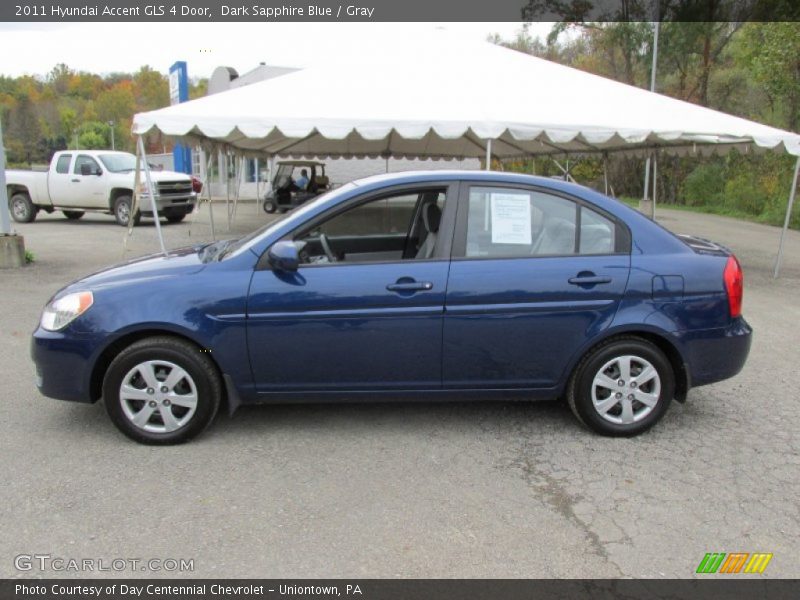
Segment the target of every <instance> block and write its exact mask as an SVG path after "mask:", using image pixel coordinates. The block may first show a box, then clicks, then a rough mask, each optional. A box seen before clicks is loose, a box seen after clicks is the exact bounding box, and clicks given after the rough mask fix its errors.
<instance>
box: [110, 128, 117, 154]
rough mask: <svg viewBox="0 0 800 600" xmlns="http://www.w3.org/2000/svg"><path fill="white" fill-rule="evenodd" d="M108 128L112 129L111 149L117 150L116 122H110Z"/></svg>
mask: <svg viewBox="0 0 800 600" xmlns="http://www.w3.org/2000/svg"><path fill="white" fill-rule="evenodd" d="M108 126H109V127H111V149H112V150H116V149H117V147H116V145H115V144H114V121H109V122H108Z"/></svg>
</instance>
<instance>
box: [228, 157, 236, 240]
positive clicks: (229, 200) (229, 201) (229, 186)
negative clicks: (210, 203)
mask: <svg viewBox="0 0 800 600" xmlns="http://www.w3.org/2000/svg"><path fill="white" fill-rule="evenodd" d="M229 159H230V155H229V154H228V152H227V151H226V152H225V214H226V215H227V216H228V231H230V230H231V170H230V163H229ZM235 171H236V166H235V165H234V172H235ZM234 174H235V173H234Z"/></svg>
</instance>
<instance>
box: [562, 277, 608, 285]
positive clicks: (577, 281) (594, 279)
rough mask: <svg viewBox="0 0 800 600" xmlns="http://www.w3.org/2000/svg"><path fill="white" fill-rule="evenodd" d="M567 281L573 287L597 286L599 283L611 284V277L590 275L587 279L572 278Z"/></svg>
mask: <svg viewBox="0 0 800 600" xmlns="http://www.w3.org/2000/svg"><path fill="white" fill-rule="evenodd" d="M567 281H569V282H570V283H571V284H572V285H595V284H597V283H611V277H598V276H596V275H590V276H585V277H570V278H569V279H568V280H567Z"/></svg>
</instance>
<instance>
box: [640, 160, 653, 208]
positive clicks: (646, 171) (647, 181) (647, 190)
mask: <svg viewBox="0 0 800 600" xmlns="http://www.w3.org/2000/svg"><path fill="white" fill-rule="evenodd" d="M649 194H650V155H649V154H648V156H647V160H646V161H645V163H644V193H643V194H642V208H644V207H645V203H646V202H647V198H648V196H649ZM648 216H649V217H650V218H651V219H652V218H653V211H652V206H651V210H650V214H649V215H648Z"/></svg>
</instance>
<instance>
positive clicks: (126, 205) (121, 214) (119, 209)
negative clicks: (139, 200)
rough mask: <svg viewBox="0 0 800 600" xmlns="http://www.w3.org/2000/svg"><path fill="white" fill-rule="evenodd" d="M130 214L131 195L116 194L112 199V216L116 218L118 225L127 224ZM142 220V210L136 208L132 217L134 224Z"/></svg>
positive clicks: (125, 225)
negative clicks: (115, 197)
mask: <svg viewBox="0 0 800 600" xmlns="http://www.w3.org/2000/svg"><path fill="white" fill-rule="evenodd" d="M130 214H131V197H130V196H118V197H117V199H116V200H114V218H115V219H116V220H117V224H118V225H122V227H127V226H128V220H129V219H130ZM141 220H142V212H141V211H139V210H137V211H136V215H135V216H134V217H133V224H134V226H136V225H138V224H139V223H140V222H141Z"/></svg>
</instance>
